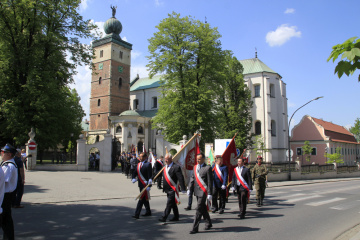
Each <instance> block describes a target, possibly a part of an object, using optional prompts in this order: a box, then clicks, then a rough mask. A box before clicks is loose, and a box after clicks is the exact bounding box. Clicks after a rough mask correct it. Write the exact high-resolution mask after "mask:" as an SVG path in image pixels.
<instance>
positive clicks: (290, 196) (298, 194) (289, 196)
mask: <svg viewBox="0 0 360 240" xmlns="http://www.w3.org/2000/svg"><path fill="white" fill-rule="evenodd" d="M304 195H306V194H305V193H296V194H291V195H287V196H281V198H292V197H298V196H304Z"/></svg>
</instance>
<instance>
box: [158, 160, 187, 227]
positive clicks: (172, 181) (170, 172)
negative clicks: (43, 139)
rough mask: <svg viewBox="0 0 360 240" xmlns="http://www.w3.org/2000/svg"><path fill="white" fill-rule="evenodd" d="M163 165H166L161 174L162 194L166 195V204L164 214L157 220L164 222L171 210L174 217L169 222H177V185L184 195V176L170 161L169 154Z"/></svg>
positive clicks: (178, 201) (178, 200)
mask: <svg viewBox="0 0 360 240" xmlns="http://www.w3.org/2000/svg"><path fill="white" fill-rule="evenodd" d="M165 164H166V165H165V169H164V172H163V183H164V188H163V192H165V193H166V194H167V202H166V208H165V211H164V214H163V216H162V217H161V218H160V219H159V221H160V222H166V219H167V217H168V216H169V214H170V212H171V209H172V210H173V213H174V217H173V218H172V219H170V221H179V210H178V207H177V204H179V203H180V199H179V193H178V189H177V186H178V184H180V187H181V192H182V193H186V191H185V182H184V176H183V174H182V172H181V168H180V166H179V165H177V164H175V163H174V162H173V161H172V155H171V154H166V155H165Z"/></svg>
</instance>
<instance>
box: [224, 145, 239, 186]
mask: <svg viewBox="0 0 360 240" xmlns="http://www.w3.org/2000/svg"><path fill="white" fill-rule="evenodd" d="M236 156H237V153H236V146H235V140H234V138H233V139H232V140H231V141H230V143H229V145H228V146H227V147H226V149H225V151H224V153H223V154H222V158H223V160H224V165H226V166H227V167H228V172H229V179H230V181H231V179H232V176H233V173H234V168H235V167H236V166H237V160H236Z"/></svg>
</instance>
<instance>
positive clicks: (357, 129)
mask: <svg viewBox="0 0 360 240" xmlns="http://www.w3.org/2000/svg"><path fill="white" fill-rule="evenodd" d="M349 131H350V132H351V133H352V134H354V136H355V138H356V140H357V141H358V142H359V141H360V118H357V119H356V120H355V124H354V126H352V127H350V128H349Z"/></svg>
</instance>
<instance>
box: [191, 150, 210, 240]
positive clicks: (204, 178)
mask: <svg viewBox="0 0 360 240" xmlns="http://www.w3.org/2000/svg"><path fill="white" fill-rule="evenodd" d="M196 160H197V165H195V166H194V171H193V173H192V174H191V177H190V182H189V186H188V188H189V190H188V191H187V193H188V195H190V193H191V192H192V191H193V192H194V194H195V196H196V198H197V207H196V213H195V218H194V224H193V229H192V230H191V231H190V234H194V233H197V232H199V224H200V220H201V217H204V219H205V230H209V229H210V228H211V227H212V223H211V219H210V215H209V212H208V207H207V201H211V200H212V195H211V193H212V188H213V173H212V170H211V167H210V166H209V165H206V163H205V155H204V154H203V153H199V154H198V155H197V156H196Z"/></svg>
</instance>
